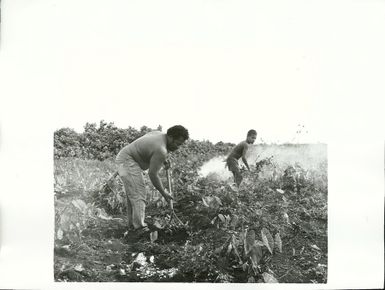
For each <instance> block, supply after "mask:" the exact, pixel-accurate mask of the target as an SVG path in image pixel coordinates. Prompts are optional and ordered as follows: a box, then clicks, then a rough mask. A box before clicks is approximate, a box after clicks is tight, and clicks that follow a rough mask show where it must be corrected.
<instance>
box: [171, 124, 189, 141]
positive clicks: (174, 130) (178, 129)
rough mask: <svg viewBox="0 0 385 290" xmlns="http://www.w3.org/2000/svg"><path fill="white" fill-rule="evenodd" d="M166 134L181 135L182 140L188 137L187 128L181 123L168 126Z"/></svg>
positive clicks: (176, 136) (174, 136)
mask: <svg viewBox="0 0 385 290" xmlns="http://www.w3.org/2000/svg"><path fill="white" fill-rule="evenodd" d="M167 135H168V136H171V137H173V138H179V137H183V139H184V140H187V139H188V138H189V134H188V130H187V129H186V128H185V127H183V126H181V125H175V126H172V127H170V128H168V130H167Z"/></svg>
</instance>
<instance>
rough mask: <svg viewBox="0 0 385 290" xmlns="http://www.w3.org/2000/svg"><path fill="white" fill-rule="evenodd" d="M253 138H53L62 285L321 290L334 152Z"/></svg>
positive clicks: (66, 132)
mask: <svg viewBox="0 0 385 290" xmlns="http://www.w3.org/2000/svg"><path fill="white" fill-rule="evenodd" d="M299 127H300V128H298V129H297V131H296V132H295V137H296V141H297V142H298V141H299V139H300V136H301V134H305V135H306V132H302V131H301V130H303V126H299ZM265 130H266V129H265ZM258 137H259V136H258V133H257V131H256V130H255V129H250V130H245V132H244V138H243V140H239V141H240V142H238V143H237V144H235V143H231V142H226V143H225V142H223V141H219V142H216V143H212V142H210V141H209V140H204V141H200V140H194V139H192V138H189V131H188V129H186V128H185V127H183V126H181V125H175V126H172V127H170V128H168V129H165V130H163V131H162V128H160V127H158V128H154V129H151V128H148V127H146V126H142V127H141V128H140V129H135V128H132V127H129V126H127V128H125V129H122V128H118V127H116V126H115V125H114V124H113V123H106V122H103V121H101V122H100V123H99V124H90V123H87V124H86V125H85V127H84V131H83V132H81V133H77V132H76V131H74V130H72V129H70V128H62V129H59V130H57V131H55V135H54V150H55V161H54V177H55V215H56V216H55V279H56V281H108V282H116V281H126V282H146V281H151V282H237V283H242V282H243V283H246V282H256V283H277V282H280V283H326V282H327V264H328V263H327V262H328V259H327V256H328V251H327V249H328V247H327V242H328V240H327V193H328V192H327V188H328V186H327V185H328V184H327V183H328V182H327V181H328V179H327V146H326V144H322V143H282V144H272V143H265V142H264V143H261V142H260V140H261V138H262V137H260V138H258ZM255 141H257V142H255ZM147 169H148V170H147Z"/></svg>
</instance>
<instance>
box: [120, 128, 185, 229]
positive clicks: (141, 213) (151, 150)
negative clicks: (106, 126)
mask: <svg viewBox="0 0 385 290" xmlns="http://www.w3.org/2000/svg"><path fill="white" fill-rule="evenodd" d="M188 138H189V133H188V131H187V129H186V128H184V127H183V126H180V125H177V126H173V127H171V128H169V129H168V130H167V133H166V134H164V133H162V132H160V131H153V132H150V133H147V134H146V135H144V136H142V137H140V138H138V139H136V140H135V141H133V142H132V143H130V144H128V145H127V146H125V147H124V148H123V149H121V150H120V152H119V153H118V155H117V156H116V163H117V164H118V173H119V176H120V178H121V179H122V181H123V184H124V190H125V192H126V195H127V203H128V204H127V213H128V227H129V228H134V230H138V229H140V230H141V231H142V232H147V231H149V229H148V227H147V224H146V223H145V222H144V218H145V209H146V188H145V184H144V179H143V171H144V170H147V169H148V170H149V171H148V175H149V177H150V180H151V182H152V184H153V185H154V187H155V188H156V189H157V190H158V191H159V192H160V194H161V195H162V196H163V197H164V199H165V200H166V201H167V202H170V201H171V200H172V197H171V195H170V194H169V193H167V192H166V190H165V189H164V187H163V184H162V182H161V180H160V178H159V175H158V173H159V170H160V168H161V167H162V165H163V164H165V161H166V158H167V155H168V153H169V152H172V151H175V150H177V149H178V148H179V147H180V146H181V145H182V144H183V143H184V142H185V141H186V140H187V139H188Z"/></svg>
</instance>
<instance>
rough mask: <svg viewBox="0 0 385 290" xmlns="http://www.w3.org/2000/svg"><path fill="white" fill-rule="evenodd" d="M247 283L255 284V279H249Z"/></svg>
mask: <svg viewBox="0 0 385 290" xmlns="http://www.w3.org/2000/svg"><path fill="white" fill-rule="evenodd" d="M247 283H255V279H254V277H249V279H247Z"/></svg>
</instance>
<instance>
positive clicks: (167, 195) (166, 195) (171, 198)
mask: <svg viewBox="0 0 385 290" xmlns="http://www.w3.org/2000/svg"><path fill="white" fill-rule="evenodd" d="M163 197H164V199H165V200H166V201H167V202H168V203H170V201H171V200H173V199H174V198H173V197H172V196H171V195H170V194H169V193H167V192H165V193H164V195H163Z"/></svg>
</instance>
